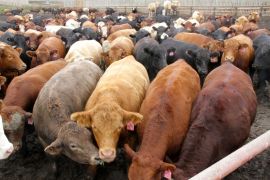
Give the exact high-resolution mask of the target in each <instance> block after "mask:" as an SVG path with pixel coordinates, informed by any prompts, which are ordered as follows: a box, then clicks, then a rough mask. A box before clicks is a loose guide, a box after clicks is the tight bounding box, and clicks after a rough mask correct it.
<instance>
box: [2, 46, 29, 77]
mask: <svg viewBox="0 0 270 180" xmlns="http://www.w3.org/2000/svg"><path fill="white" fill-rule="evenodd" d="M21 52H22V49H21V48H15V49H13V48H12V47H11V46H10V45H8V44H6V43H3V42H0V57H1V61H0V70H1V72H2V74H3V73H4V71H8V70H17V71H24V70H25V69H26V67H27V66H26V64H25V63H24V62H23V61H22V60H21V58H20V54H21Z"/></svg>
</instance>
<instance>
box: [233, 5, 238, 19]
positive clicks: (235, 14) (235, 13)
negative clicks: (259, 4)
mask: <svg viewBox="0 0 270 180" xmlns="http://www.w3.org/2000/svg"><path fill="white" fill-rule="evenodd" d="M234 10H235V12H234V16H235V17H237V14H238V13H237V11H238V8H237V7H235V8H234Z"/></svg>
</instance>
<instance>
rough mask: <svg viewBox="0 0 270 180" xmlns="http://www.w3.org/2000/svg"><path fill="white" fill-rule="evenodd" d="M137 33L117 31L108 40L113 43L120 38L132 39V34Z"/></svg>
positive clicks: (128, 30)
mask: <svg viewBox="0 0 270 180" xmlns="http://www.w3.org/2000/svg"><path fill="white" fill-rule="evenodd" d="M135 33H136V30H135V29H123V30H119V31H116V32H114V33H112V34H110V35H109V36H108V38H107V40H108V41H109V42H112V41H113V40H115V39H116V38H118V37H119V36H126V37H128V38H130V35H131V34H135Z"/></svg>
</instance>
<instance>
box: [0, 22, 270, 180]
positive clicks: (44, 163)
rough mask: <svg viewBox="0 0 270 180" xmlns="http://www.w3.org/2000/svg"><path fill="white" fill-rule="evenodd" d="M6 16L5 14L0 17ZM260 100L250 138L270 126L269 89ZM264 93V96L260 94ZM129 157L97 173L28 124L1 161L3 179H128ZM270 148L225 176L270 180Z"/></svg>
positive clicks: (120, 155) (120, 152) (120, 156)
mask: <svg viewBox="0 0 270 180" xmlns="http://www.w3.org/2000/svg"><path fill="white" fill-rule="evenodd" d="M0 20H3V17H2V18H1V17H0ZM269 22H270V17H265V18H264V19H263V21H261V27H267V28H270V27H269V26H270V23H269ZM264 93H266V94H265V95H264V97H263V100H262V101H261V102H260V103H259V104H258V109H257V116H256V120H255V122H254V123H253V125H252V128H251V132H250V137H249V138H248V140H247V142H249V141H251V140H252V139H254V138H256V137H258V136H259V135H261V134H263V133H264V132H266V131H267V130H269V129H270V101H269V99H267V97H269V96H270V93H269V92H264ZM260 97H261V96H260ZM126 166H127V160H126V158H125V155H124V152H123V150H122V149H119V150H118V158H117V159H116V161H115V162H114V163H112V164H105V166H100V167H98V169H97V173H96V174H97V176H96V177H95V178H94V177H93V174H92V173H93V171H94V170H93V169H90V168H89V167H88V166H87V165H81V164H77V163H75V162H73V161H71V160H69V159H68V158H66V157H64V156H60V157H57V158H54V159H53V158H51V157H49V156H47V155H46V154H45V153H44V151H43V147H42V146H41V145H40V144H39V142H38V140H37V138H36V134H35V132H33V130H32V127H27V128H26V136H25V143H24V146H23V149H22V150H21V151H19V152H18V153H16V154H13V155H12V156H11V157H10V158H9V159H7V160H2V161H0V179H3V180H55V179H59V180H73V179H76V180H105V179H106V180H126V179H127V175H126V174H127V170H126ZM269 179H270V149H268V150H266V151H265V152H263V153H262V154H260V155H258V156H257V157H256V158H254V159H253V160H251V161H250V162H248V163H247V164H245V165H244V166H242V167H241V168H239V169H238V170H236V171H235V172H234V173H232V174H231V175H229V176H228V177H226V178H225V180H269Z"/></svg>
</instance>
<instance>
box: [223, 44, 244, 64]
mask: <svg viewBox="0 0 270 180" xmlns="http://www.w3.org/2000/svg"><path fill="white" fill-rule="evenodd" d="M247 50H248V44H245V43H244V44H240V43H239V42H238V41H237V40H235V39H228V40H226V41H224V51H223V55H222V58H221V62H225V61H230V62H232V63H233V62H234V61H235V60H236V59H238V58H239V57H240V55H241V54H245V53H247Z"/></svg>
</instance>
